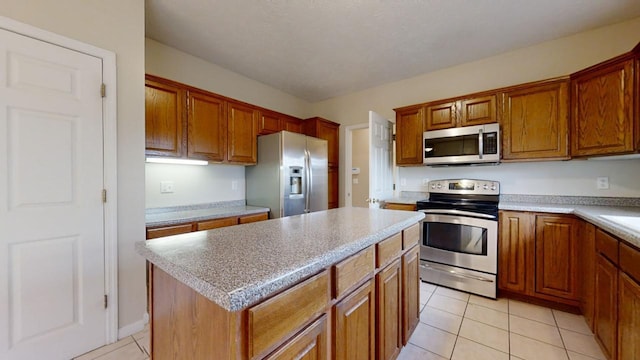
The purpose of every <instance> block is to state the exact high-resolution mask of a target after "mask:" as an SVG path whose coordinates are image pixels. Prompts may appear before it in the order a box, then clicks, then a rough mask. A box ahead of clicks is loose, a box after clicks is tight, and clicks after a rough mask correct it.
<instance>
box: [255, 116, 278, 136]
mask: <svg viewBox="0 0 640 360" xmlns="http://www.w3.org/2000/svg"><path fill="white" fill-rule="evenodd" d="M283 127H284V121H283V120H282V119H281V118H280V116H278V114H276V113H272V112H270V111H264V110H263V111H261V112H260V121H259V122H258V135H267V134H273V133H276V132H278V131H280V130H281V129H282V128H283Z"/></svg>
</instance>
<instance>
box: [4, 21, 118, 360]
mask: <svg viewBox="0 0 640 360" xmlns="http://www.w3.org/2000/svg"><path fill="white" fill-rule="evenodd" d="M101 84H102V61H101V60H100V59H99V58H95V57H93V56H89V55H86V54H82V53H79V52H75V51H73V50H69V49H66V48H62V47H58V46H55V45H52V44H49V43H45V42H41V41H38V40H35V39H32V38H29V37H25V36H21V35H18V34H15V33H12V32H8V31H4V30H0V149H6V150H5V151H0V174H4V176H0V249H1V250H0V274H6V275H5V276H0V358H2V359H43V358H46V359H68V358H71V357H73V356H76V355H79V354H82V353H84V352H86V351H88V350H91V349H93V348H96V347H99V346H101V345H104V343H105V341H106V338H105V329H106V313H105V309H104V294H105V283H104V238H103V234H104V224H103V203H102V196H101V193H102V189H103V186H104V185H103V150H102V142H103V137H102V129H103V127H102V98H101V96H100V86H101ZM34 225H36V226H34Z"/></svg>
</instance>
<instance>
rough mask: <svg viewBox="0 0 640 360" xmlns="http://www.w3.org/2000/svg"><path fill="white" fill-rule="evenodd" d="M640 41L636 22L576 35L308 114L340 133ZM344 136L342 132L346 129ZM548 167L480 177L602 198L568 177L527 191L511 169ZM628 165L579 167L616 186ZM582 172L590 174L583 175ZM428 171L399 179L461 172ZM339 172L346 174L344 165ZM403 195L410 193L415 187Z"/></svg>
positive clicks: (551, 72)
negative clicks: (372, 116) (371, 117)
mask: <svg viewBox="0 0 640 360" xmlns="http://www.w3.org/2000/svg"><path fill="white" fill-rule="evenodd" d="M639 41H640V18H636V19H634V20H631V21H627V22H624V23H619V24H616V25H612V26H608V27H604V28H600V29H596V30H593V31H588V32H583V33H579V34H576V35H573V36H569V37H565V38H561V39H557V40H554V41H549V42H545V43H541V44H538V45H534V46H530V47H527V48H523V49H519V50H516V51H512V52H508V53H504V54H500V55H497V56H493V57H489V58H486V59H482V60H479V61H475V62H471V63H466V64H462V65H458V66H454V67H450V68H446V69H443V70H440V71H436V72H432V73H428V74H423V75H420V76H417V77H413V78H410V79H406V80H402V81H398V82H394V83H389V84H385V85H382V86H378V87H375V88H371V89H367V90H364V91H360V92H357V93H353V94H349V95H345V96H342V97H338V98H334V99H330V100H326V101H322V102H318V103H314V104H313V105H312V108H311V113H313V114H315V115H318V116H322V117H326V118H327V119H331V120H333V121H336V122H339V123H341V124H342V125H343V126H342V128H344V125H353V124H360V123H363V122H367V119H368V111H369V110H373V111H375V112H377V113H379V114H381V115H383V116H386V117H388V118H389V119H394V118H395V113H394V111H393V109H394V108H397V107H401V106H406V105H411V104H416V103H420V102H425V101H430V100H437V99H443V98H447V97H453V96H459V95H464V94H468V93H473V92H476V91H482V90H489V89H493V88H498V87H502V86H508V85H514V84H519V83H524V82H529V81H536V80H542V79H547V78H552V77H556V76H562V75H568V74H570V73H572V72H574V71H576V70H579V69H582V68H585V67H588V66H590V65H593V64H596V63H598V62H600V61H602V60H605V59H608V58H611V57H613V56H615V55H619V54H621V53H624V52H627V51H629V50H631V49H632V48H633V47H634V46H635V45H636V44H637V43H638V42H639ZM342 131H344V129H343V130H342ZM343 139H344V136H341V144H340V154H341V156H342V157H343V158H342V160H341V163H342V164H344V163H345V162H344V140H343ZM576 162H578V161H577V160H572V161H570V162H568V163H563V164H564V165H565V166H569V167H571V166H574V164H576ZM546 164H547V163H538V165H529V166H524V165H523V166H519V165H513V164H502V165H500V166H498V167H493V168H492V172H491V173H489V174H485V173H482V174H481V175H483V176H492V177H495V178H507V179H509V180H510V181H512V183H513V186H511V187H510V189H511V191H513V192H515V193H524V194H528V193H531V192H532V191H535V192H536V193H537V192H538V191H547V190H550V189H554V191H558V192H569V193H575V192H576V191H577V192H578V193H579V194H580V195H591V196H593V195H597V194H602V193H597V194H594V193H593V190H594V188H592V187H591V183H589V185H588V186H587V185H585V186H583V187H578V188H577V189H576V188H574V187H572V186H571V185H569V184H571V182H570V181H569V180H570V179H569V178H565V179H561V180H562V181H560V182H559V183H560V184H567V185H566V186H564V185H563V186H561V187H560V189H558V188H556V187H555V186H556V183H555V182H554V181H553V180H546V179H542V180H540V181H538V183H537V186H538V187H536V188H535V189H531V188H530V187H529V186H527V185H529V184H526V185H524V184H523V185H519V182H518V181H517V179H513V178H512V177H513V176H515V175H513V174H514V171H515V170H514V169H513V168H512V167H513V166H516V168H517V170H518V171H520V172H521V173H519V175H518V177H528V176H533V177H536V178H537V176H536V174H537V170H538V169H542V171H543V172H547V173H550V174H553V173H552V170H553V165H551V167H548V166H547V165H546ZM629 165H631V167H632V168H633V167H635V168H636V169H637V166H638V160H631V161H630V162H623V161H621V162H615V163H611V164H608V165H606V166H603V165H600V164H599V163H591V162H589V163H588V165H586V166H582V167H581V168H580V171H582V173H583V174H585V176H587V175H588V176H592V175H593V174H594V173H598V169H600V168H602V172H603V175H606V174H604V172H607V174H608V173H609V172H610V171H614V172H617V171H618V170H619V171H620V174H619V175H620V177H621V178H620V179H619V180H616V181H620V182H621V183H628V182H630V181H631V179H630V178H629V176H633V175H632V174H631V172H630V171H629V169H628V167H629ZM578 166H579V165H578ZM585 168H587V169H589V170H588V171H587V170H586V169H585ZM429 169H432V168H419V169H407V168H402V169H400V170H399V174H400V176H401V177H407V178H408V180H410V181H411V180H414V179H416V177H417V176H419V177H425V178H427V177H431V178H432V179H434V178H441V177H449V176H456V175H457V174H458V173H459V172H458V171H455V170H454V171H451V172H450V171H448V170H447V169H440V170H437V171H436V173H435V174H433V172H430V170H429ZM465 169H466V173H465V174H467V175H468V176H474V172H475V170H474V168H470V167H466V168H465ZM340 171H344V166H343V167H342V168H341V169H340ZM636 174H637V173H636ZM636 176H637V175H636ZM340 181H341V184H340V189H341V194H340V203H341V204H344V192H343V189H344V183H343V182H344V180H343V178H342V177H341V179H340ZM416 181H417V179H416ZM594 181H595V180H594ZM638 187H640V185H638V186H636V187H635V188H634V189H631V190H632V193H637V190H636V189H637V188H638ZM401 190H402V189H401ZM407 190H413V188H411V189H407ZM628 194H629V192H618V191H613V190H612V191H609V192H607V193H606V195H604V194H603V195H600V196H626V195H628Z"/></svg>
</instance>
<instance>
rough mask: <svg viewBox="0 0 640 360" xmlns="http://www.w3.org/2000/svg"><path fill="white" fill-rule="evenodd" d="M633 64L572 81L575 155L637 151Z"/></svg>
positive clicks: (585, 74)
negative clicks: (635, 145)
mask: <svg viewBox="0 0 640 360" xmlns="http://www.w3.org/2000/svg"><path fill="white" fill-rule="evenodd" d="M633 92H634V78H633V60H632V59H629V60H621V61H614V62H611V63H607V64H604V65H603V66H598V67H595V68H593V69H589V70H586V71H584V72H581V73H579V74H578V75H576V76H572V80H571V106H572V120H571V121H572V133H571V138H572V144H571V145H572V146H571V155H573V156H584V155H598V154H616V153H625V152H631V151H633V150H634V139H633V136H634V133H633V132H634V126H633V121H634V119H633V116H634V115H633V114H634V109H633V108H634V99H633Z"/></svg>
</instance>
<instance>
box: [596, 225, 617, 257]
mask: <svg viewBox="0 0 640 360" xmlns="http://www.w3.org/2000/svg"><path fill="white" fill-rule="evenodd" d="M596 251H597V252H599V253H601V254H602V255H604V256H605V257H606V258H608V259H609V260H611V261H612V262H613V263H614V264H616V265H617V264H618V239H616V238H615V237H613V236H611V235H609V234H607V233H606V232H604V231H602V230H600V229H596Z"/></svg>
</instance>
